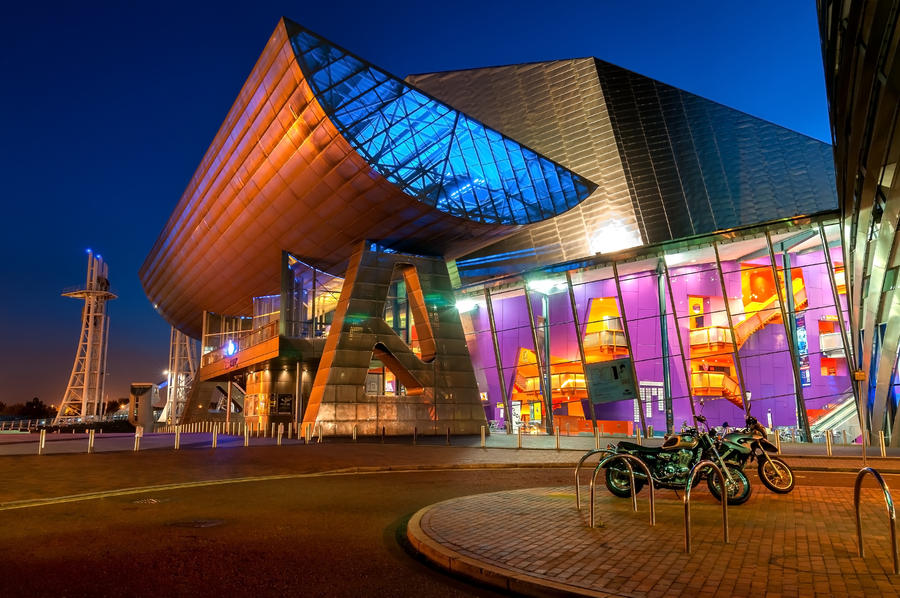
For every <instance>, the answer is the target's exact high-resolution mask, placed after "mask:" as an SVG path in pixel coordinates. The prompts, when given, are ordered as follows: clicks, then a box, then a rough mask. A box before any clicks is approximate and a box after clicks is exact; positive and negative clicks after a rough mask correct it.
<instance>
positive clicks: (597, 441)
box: [594, 427, 600, 451]
mask: <svg viewBox="0 0 900 598" xmlns="http://www.w3.org/2000/svg"><path fill="white" fill-rule="evenodd" d="M594 450H598V451H599V450H600V428H599V427H596V428H594Z"/></svg>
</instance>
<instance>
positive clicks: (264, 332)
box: [200, 320, 278, 367]
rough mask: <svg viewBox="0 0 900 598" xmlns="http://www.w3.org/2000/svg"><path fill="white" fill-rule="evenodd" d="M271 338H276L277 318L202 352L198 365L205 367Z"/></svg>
mask: <svg viewBox="0 0 900 598" xmlns="http://www.w3.org/2000/svg"><path fill="white" fill-rule="evenodd" d="M273 338H278V320H274V321H272V322H269V323H268V324H266V325H265V326H260V327H259V328H255V329H253V330H251V331H249V332H246V333H244V334H243V335H242V336H240V337H238V338H236V339H234V340H232V341H229V343H226V345H225V346H224V347H219V348H218V349H215V350H214V351H210V352H209V353H206V354H204V355H203V357H201V359H200V367H206V366H208V365H210V364H213V363H215V362H217V361H221V360H223V359H227V358H230V357H233V356H235V355H237V354H238V353H240V352H241V351H244V350H246V349H249V348H250V347H254V346H256V345H260V344H262V343H264V342H266V341H269V340H272V339H273Z"/></svg>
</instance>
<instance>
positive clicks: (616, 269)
mask: <svg viewBox="0 0 900 598" xmlns="http://www.w3.org/2000/svg"><path fill="white" fill-rule="evenodd" d="M612 267H613V278H614V279H615V281H616V295H617V297H616V301H618V305H619V308H620V309H619V311H620V312H621V314H620V315H621V316H622V329H623V331H624V332H625V344H626V345H628V361H629V363H631V376H632V379H633V380H634V386H635V391H636V392H635V394H634V400H635V401H637V405H638V416H639V417H638V419H639V420H640V423H641V432H643V433H644V436H645V437H646V436H647V421H646V419H645V417H644V403H643V402H642V401H641V383H640V381H639V380H638V377H637V367H636V366H635V364H634V349H633V348H632V345H631V334H629V332H628V316H627V315H626V314H625V301H624V300H623V299H622V284H621V283H620V282H619V267H618V266H617V265H616V262H613V263H612Z"/></svg>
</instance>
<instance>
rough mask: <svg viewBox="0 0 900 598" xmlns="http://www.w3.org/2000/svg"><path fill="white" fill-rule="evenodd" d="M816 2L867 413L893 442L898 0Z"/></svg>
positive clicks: (897, 334) (899, 291)
mask: <svg viewBox="0 0 900 598" xmlns="http://www.w3.org/2000/svg"><path fill="white" fill-rule="evenodd" d="M817 4H818V10H819V26H820V32H821V37H822V54H823V58H824V63H825V83H826V88H827V91H828V100H829V110H830V113H831V126H832V136H833V140H834V161H835V171H836V179H837V190H838V197H839V198H840V204H841V230H842V240H843V250H844V260H843V261H844V264H846V272H847V282H848V283H849V284H848V287H849V289H850V292H849V294H848V297H849V302H848V304H849V308H850V309H849V320H850V323H851V328H852V330H853V334H852V344H853V347H852V350H853V356H854V358H853V369H854V370H856V371H857V373H858V376H857V378H858V384H859V395H860V397H861V398H862V400H861V402H860V403H861V405H860V407H861V417H862V419H863V421H864V422H865V424H866V426H867V427H868V428H869V429H870V430H871V431H872V433H873V436H874V435H875V434H877V433H878V432H883V433H884V435H885V436H886V437H887V440H888V441H889V442H890V444H891V445H892V446H900V436H897V435H892V434H891V432H892V430H894V429H896V428H897V426H898V425H900V419H898V417H900V416H898V412H897V402H898V374H897V365H898V364H897V356H898V343H900V288H898V287H900V281H898V276H897V274H898V271H900V250H898V245H900V236H898V235H897V234H896V233H897V225H898V217H900V200H898V199H897V197H896V195H897V194H898V191H897V190H895V188H894V174H895V169H896V165H897V159H898V156H900V138H898V136H897V132H898V106H900V72H898V70H897V69H896V68H894V67H896V66H900V61H898V60H897V49H898V46H900V39H898V37H897V35H896V32H897V27H898V25H900V4H898V3H897V2H896V1H892V0H869V1H865V2H850V1H849V0H819V1H818V2H817ZM873 441H874V437H873Z"/></svg>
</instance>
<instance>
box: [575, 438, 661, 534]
mask: <svg viewBox="0 0 900 598" xmlns="http://www.w3.org/2000/svg"><path fill="white" fill-rule="evenodd" d="M616 459H622V460H623V461H625V467H627V468H628V476H629V477H630V478H631V508H632V509H633V510H634V511H635V512H637V492H635V490H634V469H633V468H632V467H631V463H629V461H634V462H635V463H638V464H639V465H640V466H641V469H643V470H644V473H646V474H647V483H648V484H650V525H656V497H655V495H654V490H655V488H654V486H653V476H651V475H650V469H649V468H648V467H647V464H646V463H644V462H643V461H641V460H640V459H638V458H637V457H635V456H634V455H627V454H613V455H610V456H608V457H605V458H604V459H603V460H602V461H600V463H598V464H597V467H595V468H594V473H593V474H592V475H591V519H590V521H591V527H594V496H595V487H596V485H597V484H596V482H597V473H598V472H599V471H600V470H601V469H603V466H604V465H606V464H607V463H611V462H612V461H615V460H616Z"/></svg>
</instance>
